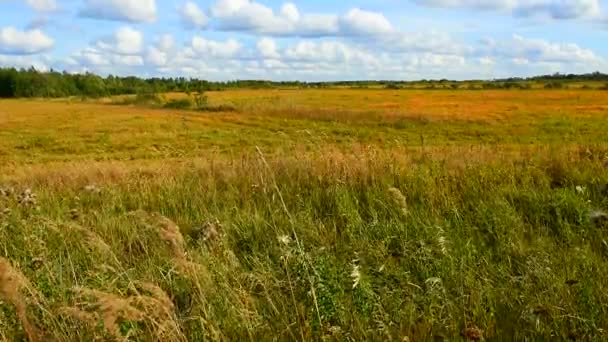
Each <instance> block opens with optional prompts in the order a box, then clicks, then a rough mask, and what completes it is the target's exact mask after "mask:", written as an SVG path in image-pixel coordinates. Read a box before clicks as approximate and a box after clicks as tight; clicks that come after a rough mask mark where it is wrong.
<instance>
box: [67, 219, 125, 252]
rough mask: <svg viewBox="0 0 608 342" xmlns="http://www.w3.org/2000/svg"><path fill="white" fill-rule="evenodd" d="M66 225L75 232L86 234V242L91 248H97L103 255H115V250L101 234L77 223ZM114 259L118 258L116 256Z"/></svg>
mask: <svg viewBox="0 0 608 342" xmlns="http://www.w3.org/2000/svg"><path fill="white" fill-rule="evenodd" d="M66 227H67V228H68V229H69V230H71V231H73V232H77V233H80V234H82V235H83V236H84V240H85V242H86V243H87V245H88V246H90V247H91V248H93V249H95V250H97V251H98V252H100V253H101V254H103V255H107V256H113V257H114V252H113V251H112V248H111V247H110V246H109V245H108V244H107V243H106V242H105V241H104V240H103V239H102V238H101V237H100V236H99V235H97V234H95V233H94V232H93V231H91V230H90V229H87V228H85V227H82V226H80V225H77V224H70V225H67V226H66ZM114 259H116V258H115V257H114Z"/></svg>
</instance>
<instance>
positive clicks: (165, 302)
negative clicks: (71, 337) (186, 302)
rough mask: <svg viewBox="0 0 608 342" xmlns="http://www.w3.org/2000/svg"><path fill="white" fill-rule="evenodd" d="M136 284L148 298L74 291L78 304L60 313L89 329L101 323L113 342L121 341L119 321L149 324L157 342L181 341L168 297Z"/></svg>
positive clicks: (148, 286) (155, 288) (76, 289)
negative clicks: (160, 341)
mask: <svg viewBox="0 0 608 342" xmlns="http://www.w3.org/2000/svg"><path fill="white" fill-rule="evenodd" d="M137 285H138V287H139V289H140V290H143V291H146V292H148V293H149V294H150V295H144V294H141V291H137V289H135V290H136V291H137V292H138V294H136V295H133V296H129V297H122V296H119V295H116V294H113V293H108V292H103V291H100V290H95V289H88V288H75V289H74V290H75V292H76V296H77V298H78V300H79V301H78V303H77V304H76V305H75V306H72V307H63V308H61V309H60V313H62V314H64V315H67V316H69V317H72V318H73V319H76V320H78V321H81V322H83V323H85V324H87V325H90V326H95V325H96V324H97V322H99V321H100V320H101V321H102V322H103V327H104V329H105V330H106V332H107V333H108V334H110V335H111V336H112V337H113V338H115V339H117V340H123V339H124V337H123V336H122V334H121V332H120V324H121V322H122V321H135V322H144V323H147V324H149V325H150V327H152V328H153V333H154V334H155V335H156V337H157V338H158V339H159V340H184V338H183V336H182V334H181V331H180V329H179V325H178V324H177V322H176V317H175V307H174V305H173V302H172V301H171V299H170V298H169V296H168V295H167V294H166V293H165V292H164V291H163V290H162V289H161V288H159V287H158V286H156V285H154V284H150V283H138V284H137Z"/></svg>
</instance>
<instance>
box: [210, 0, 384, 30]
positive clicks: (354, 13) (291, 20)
mask: <svg viewBox="0 0 608 342" xmlns="http://www.w3.org/2000/svg"><path fill="white" fill-rule="evenodd" d="M210 13H211V16H212V17H213V18H214V19H216V20H217V22H218V26H219V28H220V29H222V30H226V31H244V32H248V33H258V34H264V35H277V36H300V37H316V36H319V37H320V36H335V35H338V36H340V35H342V36H350V35H377V34H383V33H387V32H391V31H393V30H394V29H393V27H392V25H391V23H390V22H389V21H388V19H386V17H384V15H383V14H382V13H376V12H370V11H365V10H362V9H359V8H353V9H351V10H349V11H348V12H346V13H345V14H344V15H342V16H338V15H335V14H316V13H309V14H302V13H300V11H299V10H298V8H297V6H296V5H295V4H293V3H285V4H283V5H282V6H281V8H280V9H279V11H278V12H276V13H275V11H273V9H272V8H270V7H268V6H265V5H263V4H261V3H258V2H255V1H252V0H217V1H216V2H215V3H214V4H213V6H211V11H210Z"/></svg>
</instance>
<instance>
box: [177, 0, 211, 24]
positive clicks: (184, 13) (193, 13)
mask: <svg viewBox="0 0 608 342" xmlns="http://www.w3.org/2000/svg"><path fill="white" fill-rule="evenodd" d="M180 16H181V20H182V23H183V24H184V26H185V27H186V28H190V29H202V28H205V27H207V22H208V18H207V15H206V14H205V12H204V11H203V10H202V9H200V7H198V5H197V4H196V3H195V2H193V1H188V2H186V3H185V4H184V5H183V6H182V8H181V9H180Z"/></svg>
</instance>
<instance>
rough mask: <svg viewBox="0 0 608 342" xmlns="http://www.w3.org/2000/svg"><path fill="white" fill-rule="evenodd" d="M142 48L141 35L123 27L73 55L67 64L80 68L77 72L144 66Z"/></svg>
mask: <svg viewBox="0 0 608 342" xmlns="http://www.w3.org/2000/svg"><path fill="white" fill-rule="evenodd" d="M143 47H144V37H143V34H142V33H141V32H139V31H137V30H135V29H133V28H131V27H129V26H123V27H120V28H118V29H117V30H116V31H115V32H114V34H112V35H111V36H108V37H104V38H101V39H99V40H97V41H96V42H94V43H93V44H91V46H87V47H85V48H83V49H81V50H79V51H76V52H75V53H73V54H72V55H71V56H70V57H69V58H68V61H67V64H68V65H69V66H71V67H72V68H74V67H80V68H77V70H81V69H84V70H91V69H92V70H101V69H99V68H107V69H112V68H121V67H139V66H143V65H144V64H145V61H144V58H143V56H142V53H143ZM95 68H97V69H95ZM104 70H105V69H104Z"/></svg>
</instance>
